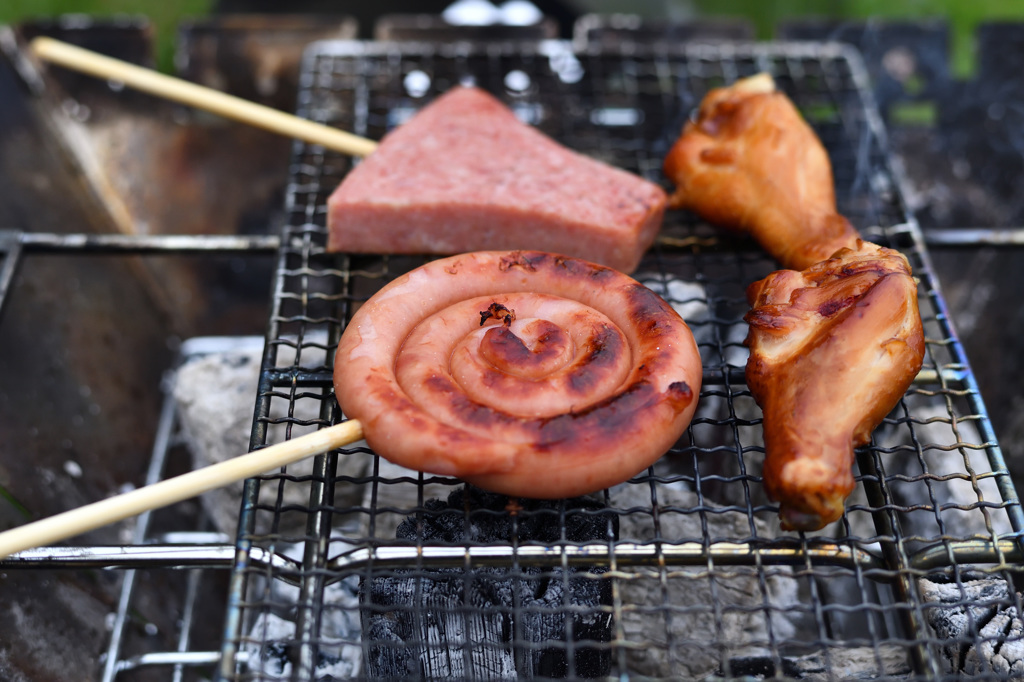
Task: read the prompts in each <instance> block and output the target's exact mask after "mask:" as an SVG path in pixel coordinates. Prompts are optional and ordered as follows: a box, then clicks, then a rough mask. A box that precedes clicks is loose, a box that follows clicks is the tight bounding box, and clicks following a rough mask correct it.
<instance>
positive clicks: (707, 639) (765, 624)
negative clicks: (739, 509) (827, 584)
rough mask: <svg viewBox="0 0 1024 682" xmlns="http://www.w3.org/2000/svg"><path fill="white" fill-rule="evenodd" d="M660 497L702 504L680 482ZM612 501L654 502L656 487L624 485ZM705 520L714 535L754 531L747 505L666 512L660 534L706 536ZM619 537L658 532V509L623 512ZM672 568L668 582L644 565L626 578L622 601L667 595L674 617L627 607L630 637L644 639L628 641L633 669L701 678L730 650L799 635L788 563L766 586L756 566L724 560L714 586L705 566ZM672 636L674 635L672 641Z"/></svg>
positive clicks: (761, 651) (759, 524)
mask: <svg viewBox="0 0 1024 682" xmlns="http://www.w3.org/2000/svg"><path fill="white" fill-rule="evenodd" d="M658 502H659V504H660V505H662V506H674V507H681V508H693V507H696V506H698V504H699V502H698V498H697V495H696V494H695V493H692V492H690V491H687V490H683V489H681V488H680V487H675V486H663V487H660V488H659V489H658ZM611 504H612V506H613V507H614V508H617V509H633V508H643V507H645V506H648V507H649V506H650V490H649V489H648V488H647V487H646V486H642V485H629V484H626V485H622V486H618V487H617V488H615V489H613V491H612V497H611ZM703 520H706V523H707V534H708V535H709V536H711V537H722V538H735V539H739V538H746V537H749V536H750V535H751V530H750V526H749V520H748V519H747V517H746V515H745V514H741V513H735V514H731V513H726V514H705V515H703V519H702V517H701V515H698V514H662V515H661V517H660V530H661V537H662V538H666V539H671V540H677V541H681V540H683V539H685V538H701V537H703V536H704V529H703V528H702V521H703ZM754 523H755V527H756V529H757V535H758V537H761V538H764V539H769V538H771V537H772V536H773V535H774V533H773V531H772V529H771V528H770V527H769V526H768V524H766V523H764V522H763V521H761V520H760V519H755V520H754ZM619 539H620V541H622V542H648V541H651V540H652V539H654V526H653V522H652V519H651V517H650V516H647V515H645V514H624V515H623V516H622V517H621V518H620V520H619ZM670 570H672V572H673V575H672V577H671V579H669V580H668V581H666V582H665V583H664V584H663V583H662V581H660V580H659V579H658V573H656V572H651V571H643V570H637V571H635V572H634V575H635V576H636V577H634V578H633V579H623V580H620V582H619V586H620V590H621V598H622V603H623V604H626V605H636V606H638V607H645V606H648V607H650V606H657V605H660V604H663V603H667V604H669V605H670V606H671V607H672V614H671V620H670V621H667V620H666V618H665V617H664V615H663V614H661V613H654V614H652V613H650V612H649V611H647V610H643V609H642V608H641V610H635V609H626V610H625V611H624V612H623V614H622V620H621V624H620V625H621V627H622V628H623V630H624V635H625V638H626V640H627V641H628V642H631V643H635V644H640V645H641V646H640V647H638V648H634V647H630V648H629V649H627V657H628V660H629V668H630V670H631V671H632V672H634V673H637V674H639V675H649V676H654V677H665V678H671V679H701V678H702V677H704V676H706V675H710V674H713V673H715V672H716V671H718V670H720V669H721V667H722V660H723V658H726V659H730V658H733V657H747V656H763V655H766V654H767V653H769V650H768V648H767V646H766V644H767V643H768V642H770V641H775V642H781V641H783V640H786V639H790V638H791V637H793V636H794V634H795V632H796V627H795V625H794V623H793V622H792V621H791V620H790V616H789V614H788V613H787V611H788V610H790V609H791V607H792V606H793V605H795V604H796V603H797V602H798V594H797V593H798V585H797V580H796V579H795V578H793V577H792V574H791V571H790V569H789V568H787V567H779V568H778V569H773V570H772V571H770V572H769V575H767V576H766V577H765V579H764V580H765V586H766V592H765V591H764V590H762V587H761V582H760V580H759V579H758V576H757V571H756V569H754V568H746V567H729V568H728V569H721V568H720V569H718V572H716V577H715V579H714V587H712V581H710V580H709V579H708V578H707V577H706V572H707V567H706V566H700V567H672V568H671V569H670ZM639 576H644V577H639ZM713 605H715V606H714V607H713ZM716 608H717V609H718V614H717V616H716ZM670 640H671V641H672V642H674V646H673V647H672V648H671V649H670V647H669V641H670ZM651 644H653V646H652V645H651Z"/></svg>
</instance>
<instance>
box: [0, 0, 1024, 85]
mask: <svg viewBox="0 0 1024 682" xmlns="http://www.w3.org/2000/svg"><path fill="white" fill-rule="evenodd" d="M565 4H566V5H568V6H570V7H572V8H573V9H575V10H576V11H578V12H580V13H583V12H591V11H592V12H629V13H635V14H641V15H643V16H645V17H647V18H650V19H664V18H672V19H684V18H687V17H696V16H730V17H745V18H747V19H748V20H749V21H751V22H752V23H753V24H754V26H755V27H756V29H757V35H758V37H759V38H762V39H768V38H771V37H772V34H773V28H774V26H775V25H776V24H777V23H778V22H779V21H781V20H784V19H792V18H795V17H821V18H829V19H850V20H864V19H869V18H877V19H900V18H901V19H925V18H944V19H946V20H947V21H948V22H949V23H950V27H951V39H952V45H951V47H952V54H953V63H952V68H953V72H954V74H955V75H957V76H960V77H964V76H967V75H969V74H970V72H971V69H972V66H973V54H974V45H973V35H974V30H975V28H976V27H977V25H978V24H979V23H980V22H983V21H995V20H1001V19H1011V20H1024V0H903V1H900V0H777V1H768V0H567V1H566V2H565ZM347 5H349V3H346V2H344V1H339V2H337V3H336V6H334V7H332V9H333V10H334V11H336V12H338V13H342V14H343V13H345V8H346V6H347ZM215 6H216V3H215V2H214V0H163V1H160V0H157V1H155V2H154V1H149V0H2V1H0V23H3V24H7V23H15V22H18V21H22V20H24V19H29V18H39V17H53V16H57V15H60V14H69V13H81V14H89V15H93V16H111V15H116V14H139V15H145V16H147V17H148V18H149V19H150V21H151V22H152V24H153V27H154V30H155V31H156V37H157V45H158V61H159V64H160V66H161V68H163V69H165V70H167V69H169V68H170V66H171V63H172V62H171V56H172V55H173V50H174V40H175V32H176V29H177V25H178V23H179V22H180V21H181V20H182V19H186V18H189V17H199V16H203V15H205V14H208V13H209V12H210V11H211V10H212V9H213V8H214V7H215ZM283 8H284V5H282V9H283Z"/></svg>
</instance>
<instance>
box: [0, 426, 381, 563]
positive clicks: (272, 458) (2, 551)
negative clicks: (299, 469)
mask: <svg viewBox="0 0 1024 682" xmlns="http://www.w3.org/2000/svg"><path fill="white" fill-rule="evenodd" d="M362 438H363V425H362V424H361V423H360V422H359V421H358V420H356V419H350V420H348V421H345V422H342V423H340V424H335V425H334V426H330V427H328V428H326V429H320V430H319V431H316V432H314V433H310V434H307V435H305V436H301V437H299V438H296V439H294V440H289V441H285V442H283V443H277V444H276V445H271V446H269V447H266V448H263V449H262V450H255V451H253V452H250V453H248V454H245V455H241V456H239V457H235V458H233V459H229V460H227V461H224V462H219V463H217V464H213V465H211V466H208V467H204V468H202V469H196V470H195V471H190V472H189V473H187V474H182V475H181V476H176V477H174V478H168V479H167V480H164V481H160V482H159V483H154V484H153V485H148V486H145V487H142V488H137V489H135V490H132V491H131V492H128V493H125V494H123V495H118V496H116V497H109V498H107V499H105V500H100V501H99V502H93V503H92V504H87V505H85V506H84V507H79V508H77V509H71V510H69V511H66V512H62V513H60V514H57V515H55V516H50V517H48V518H45V519H41V520H39V521H33V522H32V523H28V524H25V525H24V526H19V527H17V528H12V529H11V530H8V531H4V532H2V533H0V559H3V558H5V557H7V556H10V555H11V554H13V553H15V552H20V551H23V550H26V549H32V548H33V547H41V546H44V545H49V544H51V543H54V542H58V541H60V540H64V539H67V538H69V537H74V536H75V535H80V534H82V533H86V532H88V531H90V530H95V529H97V528H100V527H102V526H105V525H107V524H110V523H114V522H116V521H121V520H123V519H126V518H128V517H131V516H136V515H138V514H141V513H143V512H146V511H151V510H153V509H159V508H161V507H166V506H168V505H171V504H174V503H175V502H181V501H182V500H187V499H189V498H191V497H195V496H196V495H199V494H201V493H204V492H206V491H208V490H213V489H214V488H220V487H223V486H225V485H228V484H230V483H234V482H235V481H241V480H244V479H246V478H251V477H253V476H257V475H259V474H262V473H266V472H268V471H272V470H274V469H277V468H280V467H283V466H285V465H287V464H292V463H295V462H298V461H299V460H302V459H305V458H307V457H312V456H313V455H319V454H322V453H325V452H329V451H331V450H334V449H336V448H340V447H344V446H345V445H350V444H351V443H355V442H356V441H359V440H362Z"/></svg>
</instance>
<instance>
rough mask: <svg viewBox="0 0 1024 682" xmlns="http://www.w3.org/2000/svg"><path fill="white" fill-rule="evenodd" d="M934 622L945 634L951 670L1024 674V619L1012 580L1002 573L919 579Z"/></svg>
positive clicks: (941, 634)
mask: <svg viewBox="0 0 1024 682" xmlns="http://www.w3.org/2000/svg"><path fill="white" fill-rule="evenodd" d="M918 589H919V590H920V591H921V597H922V599H923V600H924V602H925V603H926V604H933V606H930V607H926V608H925V617H926V619H927V621H928V625H929V626H931V628H932V629H933V630H934V631H935V634H936V635H938V637H940V638H941V639H945V640H948V644H946V645H945V646H944V647H943V652H944V653H945V659H946V660H945V663H946V665H947V671H948V672H955V673H958V674H960V675H962V676H964V677H973V676H984V675H990V674H992V673H996V674H998V675H1001V676H1007V678H1008V679H1021V678H1022V677H1024V622H1022V621H1021V618H1020V615H1019V614H1018V612H1017V607H1016V605H1015V601H1016V600H1020V599H1021V596H1020V595H1019V594H1018V595H1014V593H1013V592H1012V591H1011V589H1010V586H1009V585H1008V583H1007V582H1006V581H1005V580H1003V579H1002V578H999V577H978V578H976V579H970V577H963V578H962V579H961V580H960V582H959V583H956V582H952V583H939V582H933V581H931V580H928V579H926V578H921V579H920V580H918Z"/></svg>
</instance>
